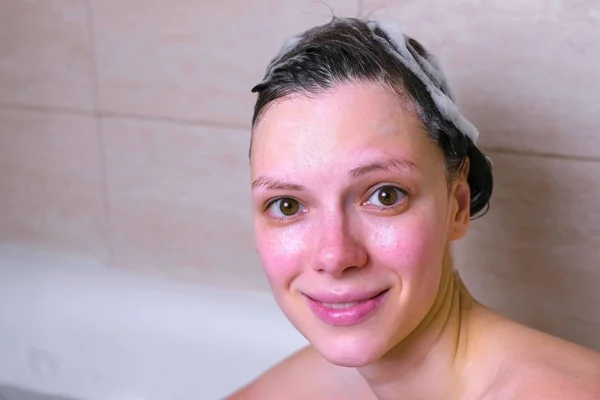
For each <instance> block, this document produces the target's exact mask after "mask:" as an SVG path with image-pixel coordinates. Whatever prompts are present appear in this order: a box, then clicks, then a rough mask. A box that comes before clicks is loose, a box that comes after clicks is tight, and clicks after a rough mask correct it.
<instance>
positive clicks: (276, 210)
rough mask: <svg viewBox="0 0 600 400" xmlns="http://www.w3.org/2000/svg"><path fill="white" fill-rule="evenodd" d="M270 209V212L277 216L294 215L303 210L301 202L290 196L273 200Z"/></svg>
mask: <svg viewBox="0 0 600 400" xmlns="http://www.w3.org/2000/svg"><path fill="white" fill-rule="evenodd" d="M268 209H269V213H270V214H271V215H272V216H273V217H275V218H287V217H293V216H294V215H296V214H298V213H299V212H301V211H303V210H302V205H301V204H300V202H299V201H298V200H296V199H292V198H290V197H284V198H280V199H278V200H275V201H273V202H272V203H271V204H270V205H269V207H268Z"/></svg>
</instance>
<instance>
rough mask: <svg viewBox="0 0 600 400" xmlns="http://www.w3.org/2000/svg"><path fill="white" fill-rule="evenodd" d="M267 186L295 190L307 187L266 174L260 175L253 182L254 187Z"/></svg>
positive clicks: (270, 188)
mask: <svg viewBox="0 0 600 400" xmlns="http://www.w3.org/2000/svg"><path fill="white" fill-rule="evenodd" d="M259 187H262V188H265V189H267V190H294V191H299V192H302V191H305V190H306V189H305V188H304V186H302V185H298V184H297V183H291V182H285V181H282V180H280V179H276V178H271V177H268V176H265V175H262V176H259V177H258V178H257V179H256V180H255V181H254V182H252V189H256V188H259Z"/></svg>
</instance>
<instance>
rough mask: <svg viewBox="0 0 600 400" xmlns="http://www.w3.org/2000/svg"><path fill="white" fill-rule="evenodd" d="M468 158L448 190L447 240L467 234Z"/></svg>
mask: <svg viewBox="0 0 600 400" xmlns="http://www.w3.org/2000/svg"><path fill="white" fill-rule="evenodd" d="M469 168H470V165H469V159H468V158H467V159H466V160H465V163H464V165H463V167H462V169H461V171H460V174H459V175H458V176H457V177H456V179H454V181H453V182H452V187H451V191H450V208H449V209H450V212H451V215H450V229H449V237H448V240H450V241H452V240H458V239H461V238H462V237H463V236H465V235H466V234H467V230H468V229H469V225H470V222H471V189H470V187H469V181H468V176H469Z"/></svg>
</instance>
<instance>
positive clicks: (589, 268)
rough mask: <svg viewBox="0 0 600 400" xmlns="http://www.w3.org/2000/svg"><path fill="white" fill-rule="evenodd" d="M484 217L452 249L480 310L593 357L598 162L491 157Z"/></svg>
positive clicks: (599, 317)
mask: <svg viewBox="0 0 600 400" xmlns="http://www.w3.org/2000/svg"><path fill="white" fill-rule="evenodd" d="M493 160H494V166H495V179H496V182H495V193H494V195H493V201H492V203H491V209H490V211H489V213H488V214H487V215H485V216H484V217H482V218H481V219H478V220H475V221H474V222H473V224H472V227H471V231H470V233H469V234H468V236H467V238H466V239H465V240H463V241H462V242H460V243H459V244H458V245H457V246H456V254H457V257H456V258H457V266H458V268H459V269H460V270H461V271H462V274H463V276H464V278H465V281H466V282H467V284H468V285H469V287H470V288H471V290H472V292H473V293H474V295H476V297H477V298H479V299H481V300H482V302H483V303H484V304H487V305H489V306H491V307H492V308H494V309H497V310H499V311H501V312H503V313H505V314H508V315H510V316H512V317H515V318H516V319H518V320H519V321H521V322H524V323H526V324H528V325H531V326H534V327H537V328H541V329H543V330H547V331H550V332H552V333H554V334H556V335H559V336H563V337H566V338H568V339H571V340H574V341H577V342H580V343H583V344H586V345H588V346H594V347H595V348H596V349H599V350H600V339H599V338H600V337H599V336H598V332H600V311H599V310H598V308H597V305H598V304H600V291H599V290H598V288H599V287H600V267H599V266H600V253H599V252H598V248H600V212H599V204H598V199H599V198H600V186H599V185H598V181H597V176H598V175H599V174H600V163H595V162H579V161H569V160H557V159H544V158H532V157H522V156H510V155H493Z"/></svg>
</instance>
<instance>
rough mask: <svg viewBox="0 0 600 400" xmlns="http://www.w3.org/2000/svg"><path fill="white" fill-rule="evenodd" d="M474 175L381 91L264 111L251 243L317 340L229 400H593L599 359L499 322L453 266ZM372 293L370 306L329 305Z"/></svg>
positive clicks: (356, 88) (599, 390) (332, 95)
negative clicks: (450, 167)
mask: <svg viewBox="0 0 600 400" xmlns="http://www.w3.org/2000/svg"><path fill="white" fill-rule="evenodd" d="M468 168H469V165H468V162H467V163H466V164H465V167H464V169H463V170H462V172H461V173H460V174H458V176H455V177H450V176H448V173H447V172H446V170H445V163H444V157H443V154H442V152H441V150H440V149H439V148H438V147H437V144H436V143H435V142H434V141H433V140H431V139H430V138H429V137H428V135H427V133H426V132H425V131H424V129H423V128H422V126H421V125H420V123H419V121H418V119H417V114H416V112H415V110H414V108H413V107H412V105H411V103H410V102H408V101H406V100H401V99H400V97H399V96H398V95H397V94H396V93H395V92H394V91H392V90H390V89H389V88H386V87H384V86H382V85H380V84H377V83H371V82H363V83H353V84H350V83H348V84H339V85H337V86H335V87H334V88H333V89H331V90H329V91H327V92H324V93H319V94H311V95H310V96H306V95H302V94H298V95H293V96H290V97H287V98H284V99H282V100H278V101H276V102H275V103H273V104H271V105H270V106H269V107H268V108H267V109H266V111H265V113H264V115H263V116H262V118H260V120H259V121H258V123H257V125H256V126H255V129H254V131H253V145H252V154H251V175H252V182H253V187H252V198H253V212H254V220H255V235H256V240H257V247H258V251H259V255H260V258H261V261H262V263H263V266H264V268H265V271H266V274H267V276H268V279H269V282H270V284H271V287H272V290H273V293H274V295H275V298H276V300H277V302H278V304H279V305H280V307H281V308H282V310H283V311H284V313H285V314H286V316H287V317H288V319H289V320H290V321H291V322H292V323H293V325H294V326H295V327H296V328H297V329H298V330H299V331H300V332H301V333H302V334H303V335H304V336H305V337H306V338H307V339H308V341H309V342H310V343H311V346H310V347H307V348H306V349H303V350H301V351H299V352H298V353H296V354H294V355H292V356H291V357H289V358H288V359H286V360H285V361H283V362H282V363H280V364H279V365H277V366H275V367H274V368H272V369H271V370H270V371H268V372H267V373H266V374H264V375H263V376H261V377H260V378H258V379H257V380H256V381H254V382H253V383H251V384H250V385H248V386H247V387H246V388H244V389H242V390H240V391H239V392H238V393H236V394H234V395H232V396H231V397H230V399H261V400H267V399H278V400H279V399H385V400H387V399H445V400H446V399H447V400H451V399H496V398H498V399H528V400H535V399H544V400H549V399H580V400H584V399H600V367H599V366H600V357H599V356H598V355H597V354H596V353H594V352H592V351H591V350H587V349H585V348H582V347H579V346H577V345H575V344H571V343H568V342H565V341H563V340H560V339H558V338H554V337H551V336H549V335H546V334H543V333H541V332H537V331H534V330H532V329H529V328H527V327H524V326H521V325H518V324H516V323H514V322H511V321H509V320H507V319H504V318H502V317H500V316H498V315H496V314H494V313H493V312H491V311H490V310H488V309H486V308H485V307H483V306H481V305H479V304H478V303H477V302H475V301H474V300H473V299H472V298H471V296H470V295H469V293H468V291H467V290H466V288H465V287H464V285H463V284H462V282H461V280H460V278H459V277H458V275H457V274H455V273H454V270H453V266H452V261H451V257H450V250H449V248H450V245H451V243H452V242H453V241H456V240H458V239H460V238H462V237H463V236H464V235H465V234H466V232H467V230H468V227H469V221H470V214H469V204H470V191H469V185H468V183H467V179H466V176H467V173H468ZM379 293H382V294H381V295H379V296H378V297H376V300H368V301H366V302H365V303H363V304H369V305H371V307H370V308H367V309H366V311H364V310H363V311H364V312H362V313H358V312H357V313H354V314H352V313H349V314H348V313H346V314H344V313H343V312H342V313H341V315H338V314H336V313H335V311H336V310H338V311H339V310H340V309H338V308H336V309H332V308H331V307H333V306H332V305H327V304H325V305H323V304H322V302H327V303H338V305H337V306H336V307H340V305H339V303H343V302H349V301H351V300H357V299H367V298H370V297H372V296H375V295H377V294H379ZM311 298H312V299H314V300H310V299H311ZM319 300H320V301H321V302H319ZM354 304H355V303H354ZM311 305H312V306H311ZM349 306H352V304H349ZM363 308H364V307H363ZM371 308H372V309H371ZM350 309H352V308H350ZM343 310H344V309H342V311H343ZM365 313H366V314H365ZM319 315H322V318H319Z"/></svg>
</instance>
